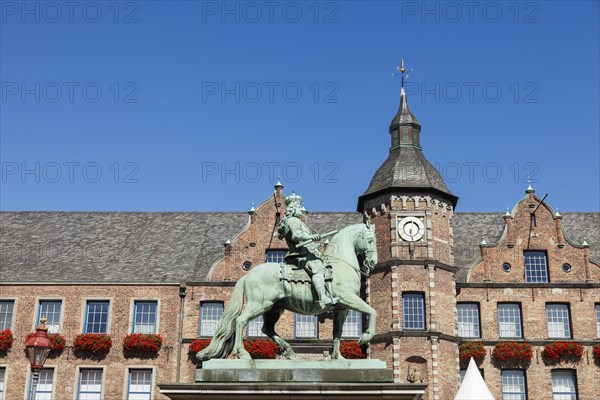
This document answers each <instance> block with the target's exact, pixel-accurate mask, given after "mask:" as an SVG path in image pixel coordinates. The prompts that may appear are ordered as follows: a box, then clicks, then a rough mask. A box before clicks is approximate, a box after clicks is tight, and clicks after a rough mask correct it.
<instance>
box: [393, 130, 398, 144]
mask: <svg viewBox="0 0 600 400" xmlns="http://www.w3.org/2000/svg"><path fill="white" fill-rule="evenodd" d="M398 144H399V143H398V131H393V132H392V147H396V146H398Z"/></svg>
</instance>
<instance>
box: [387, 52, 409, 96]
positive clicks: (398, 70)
mask: <svg viewBox="0 0 600 400" xmlns="http://www.w3.org/2000/svg"><path fill="white" fill-rule="evenodd" d="M396 71H397V72H396V73H393V74H392V76H396V75H398V72H399V73H400V74H401V75H402V89H401V92H402V93H403V94H404V80H405V79H408V77H409V76H408V74H406V75H405V74H404V73H405V72H406V68H404V58H402V59H401V60H400V66H399V67H396ZM412 71H413V70H412V68H411V70H410V72H412Z"/></svg>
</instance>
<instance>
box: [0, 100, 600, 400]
mask: <svg viewBox="0 0 600 400" xmlns="http://www.w3.org/2000/svg"><path fill="white" fill-rule="evenodd" d="M420 134H421V125H420V124H419V122H418V120H417V118H416V117H415V116H414V115H413V114H412V113H411V112H410V110H409V108H408V103H407V99H406V96H405V94H404V91H402V94H401V104H400V108H399V110H398V113H397V114H396V116H395V117H394V119H393V120H392V123H391V125H390V135H391V148H390V153H389V156H388V158H387V159H386V160H385V162H384V163H383V165H382V166H381V167H380V168H379V170H378V171H377V172H376V173H375V175H374V177H373V179H372V181H371V183H370V185H369V186H368V189H367V190H366V191H365V193H364V194H363V195H362V196H360V197H359V199H358V212H356V213H352V212H340V213H324V212H314V213H313V212H310V213H306V214H305V215H304V219H305V221H306V222H307V223H308V225H309V226H311V228H312V229H314V230H315V231H316V232H320V233H323V232H327V231H330V230H332V229H339V228H341V227H344V226H346V225H349V224H353V223H358V222H362V221H363V220H369V221H370V222H371V223H373V224H375V226H376V233H377V244H378V254H379V263H378V265H377V266H376V268H375V270H374V271H373V273H372V274H371V276H370V277H369V278H368V279H367V280H366V281H365V290H364V296H365V298H366V300H367V301H368V303H369V304H370V305H371V306H372V307H374V308H375V309H376V310H377V313H378V319H377V335H376V336H375V338H374V340H373V341H372V343H371V344H370V346H369V348H368V350H367V354H368V357H371V358H378V359H381V360H384V361H386V363H387V365H388V368H390V369H393V371H394V379H395V381H396V382H398V383H407V382H408V380H409V375H410V374H411V372H414V371H419V372H420V373H421V376H422V377H423V378H424V380H425V382H426V383H427V389H426V393H425V395H424V396H423V398H424V399H428V400H438V399H443V400H451V399H452V398H453V397H454V394H455V393H456V391H457V389H458V386H459V383H460V372H461V363H460V362H459V345H460V344H461V343H465V342H478V343H482V345H483V347H484V348H485V349H486V351H487V356H486V357H485V358H484V359H483V361H482V363H481V367H480V368H481V370H482V372H483V375H484V378H485V381H486V383H487V384H488V386H489V387H490V389H491V391H492V393H494V395H495V396H496V398H497V399H500V398H502V396H503V394H504V395H507V394H511V395H512V396H513V397H511V398H515V399H525V398H527V399H536V400H537V399H550V398H552V397H553V394H554V395H557V396H558V395H559V393H561V395H562V396H566V397H556V398H561V399H571V398H577V399H582V400H593V399H597V398H598V393H600V361H595V360H594V358H593V347H594V345H598V344H599V343H600V263H599V261H598V260H600V250H599V249H600V214H599V213H568V214H565V215H564V216H563V215H560V214H559V213H558V212H556V211H554V210H552V208H551V207H550V206H548V204H546V203H545V202H543V201H542V200H541V199H540V198H539V197H537V196H536V194H535V191H534V190H533V189H532V188H531V187H530V188H528V189H527V191H526V194H525V197H524V198H523V199H522V200H521V201H519V202H518V203H517V204H516V205H515V207H514V208H513V210H512V212H507V213H506V214H504V215H503V214H502V213H468V212H455V206H456V203H457V200H458V198H457V197H456V196H455V195H454V194H453V193H452V192H450V191H449V190H448V188H447V187H446V185H445V183H444V181H443V179H442V178H441V176H440V174H439V173H438V172H437V171H436V170H435V168H434V167H433V166H432V165H431V164H430V163H429V162H428V161H427V159H426V158H425V157H424V155H423V152H422V149H421V146H420ZM283 189H284V188H283V186H282V185H280V184H279V183H278V184H277V185H276V186H275V191H274V193H273V195H272V196H267V193H266V195H265V197H267V199H266V200H265V201H264V202H263V203H262V204H260V205H259V206H257V207H256V209H254V208H253V209H252V210H251V211H249V212H239V213H238V212H232V213H202V212H190V213H119V212H110V213H100V212H90V213H71V212H2V213H0V219H1V223H2V231H1V242H0V245H1V249H2V254H1V258H0V330H5V329H10V330H11V332H12V334H13V336H14V338H15V341H14V343H13V344H12V346H11V348H10V349H9V350H6V351H3V352H0V388H1V390H0V399H6V400H21V399H27V398H28V389H29V386H30V373H29V363H28V360H27V358H26V357H25V355H24V352H23V349H24V345H23V343H24V340H25V337H26V335H27V334H28V333H29V332H32V331H33V330H34V328H35V326H36V324H37V323H38V321H39V318H40V316H41V315H42V314H45V315H46V316H47V317H48V318H49V321H48V323H47V324H48V325H49V326H50V332H55V333H60V334H61V335H63V336H64V338H65V340H66V347H65V349H64V350H62V351H60V352H56V353H54V354H53V355H52V356H51V358H49V359H48V361H47V362H46V367H47V368H46V369H45V370H44V371H43V372H42V376H41V380H40V385H39V388H40V391H39V392H38V393H40V394H38V398H39V399H42V398H43V399H50V398H52V399H58V400H63V399H69V400H70V399H86V398H87V399H96V398H98V399H107V400H113V399H155V400H160V399H167V398H169V397H168V396H167V395H165V394H163V393H161V391H160V389H159V384H160V383H169V382H171V383H176V382H182V383H186V382H187V383H193V382H194V373H195V370H196V368H197V367H198V364H197V363H196V362H194V359H193V356H192V355H190V353H189V351H188V349H189V343H190V342H191V341H192V340H193V339H194V338H197V337H199V336H200V337H209V336H210V334H211V332H212V329H214V324H215V323H216V321H217V320H218V317H219V315H220V313H222V310H223V307H224V306H226V305H227V302H228V298H229V296H230V294H231V292H232V290H233V287H234V285H235V282H236V281H237V280H238V279H239V278H240V277H241V276H243V275H244V274H246V273H248V271H251V270H252V268H253V267H254V266H255V265H257V264H260V263H261V262H264V261H265V260H266V259H268V260H280V259H281V257H282V254H283V253H282V252H283V251H284V250H285V248H286V246H285V243H283V242H282V241H280V240H279V239H278V238H277V235H276V232H275V230H274V224H275V221H276V219H277V214H278V213H280V215H282V213H283V212H284V210H285V201H284V200H285V194H284V191H283ZM583 237H584V238H585V240H583V239H581V238H583ZM482 238H484V240H482ZM326 244H327V243H326V241H323V243H322V245H323V246H325V245H326ZM41 276H43V277H44V281H43V282H40V277H41ZM364 322H365V321H364V318H363V317H361V316H359V315H358V314H354V313H351V314H350V315H349V317H348V319H347V329H346V330H345V332H344V335H345V337H346V338H348V339H352V338H355V337H356V336H358V335H359V334H360V332H361V330H362V327H363V325H364ZM248 329H249V330H248V332H247V333H248V335H249V336H259V335H261V333H260V320H256V321H253V322H252V324H251V326H250V327H249V328H248ZM277 330H278V332H279V333H280V334H281V335H282V336H283V337H285V338H286V339H289V340H290V342H291V343H292V344H293V346H294V348H295V350H296V352H297V353H298V354H299V356H300V357H302V358H323V357H327V355H328V352H329V349H330V346H331V331H332V322H331V319H325V320H317V319H316V318H311V317H303V316H296V315H294V314H293V313H290V312H286V313H285V314H284V316H283V317H282V318H281V320H280V321H279V322H278V326H277ZM86 332H90V333H106V334H109V335H110V336H111V338H112V347H111V349H110V351H109V352H108V353H106V354H102V355H100V356H94V357H90V356H89V355H88V356H86V355H84V354H82V353H80V352H77V351H76V350H75V348H74V347H73V341H74V339H75V337H76V335H78V334H80V333H86ZM132 332H141V333H158V334H161V335H162V337H163V343H162V347H161V349H160V351H159V352H158V353H156V354H131V353H128V352H126V351H124V350H123V338H124V337H125V336H127V335H128V334H130V333H132ZM507 341H510V342H517V343H525V342H527V343H530V344H531V345H532V346H533V353H534V356H533V359H532V360H531V361H530V362H529V363H526V364H525V365H514V364H511V363H506V362H499V361H498V360H496V359H494V358H493V357H492V352H493V349H494V348H495V346H496V345H497V344H498V343H499V342H507ZM557 341H560V342H568V343H578V344H581V345H582V346H583V349H584V351H583V355H582V356H581V357H580V358H578V357H571V358H567V359H566V360H563V361H560V362H554V363H553V362H550V361H549V360H548V359H546V358H545V357H544V356H543V354H544V352H543V349H544V346H546V345H548V344H552V343H555V342H557Z"/></svg>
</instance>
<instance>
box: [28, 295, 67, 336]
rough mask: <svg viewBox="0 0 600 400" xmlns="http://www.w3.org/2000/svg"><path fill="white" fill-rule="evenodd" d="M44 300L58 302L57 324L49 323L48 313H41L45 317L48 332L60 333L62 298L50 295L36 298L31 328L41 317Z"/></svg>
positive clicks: (62, 310) (62, 309)
mask: <svg viewBox="0 0 600 400" xmlns="http://www.w3.org/2000/svg"><path fill="white" fill-rule="evenodd" d="M44 302H60V311H59V317H58V319H59V321H58V325H56V324H53V325H52V324H50V323H49V322H48V315H46V314H45V313H44V314H43V315H44V316H45V317H46V327H47V328H48V333H61V332H62V324H63V319H64V318H63V315H64V305H65V302H64V299H63V298H51V297H42V298H38V299H37V304H36V307H35V324H34V327H33V330H35V328H36V327H37V326H38V325H39V324H40V319H41V318H42V303H44Z"/></svg>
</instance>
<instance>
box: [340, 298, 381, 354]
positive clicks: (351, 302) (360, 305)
mask: <svg viewBox="0 0 600 400" xmlns="http://www.w3.org/2000/svg"><path fill="white" fill-rule="evenodd" d="M340 303H342V304H344V305H345V306H347V307H348V308H350V309H352V310H354V311H358V312H361V313H363V314H367V315H368V316H369V327H368V328H367V330H366V331H365V332H364V333H363V334H362V335H361V336H360V338H359V339H358V343H359V344H366V343H369V342H370V341H371V339H373V336H375V323H376V321H377V311H375V309H373V307H371V306H370V305H368V304H367V303H365V301H364V300H363V299H361V298H360V297H359V296H357V295H356V294H354V293H348V294H345V295H343V296H340Z"/></svg>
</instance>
